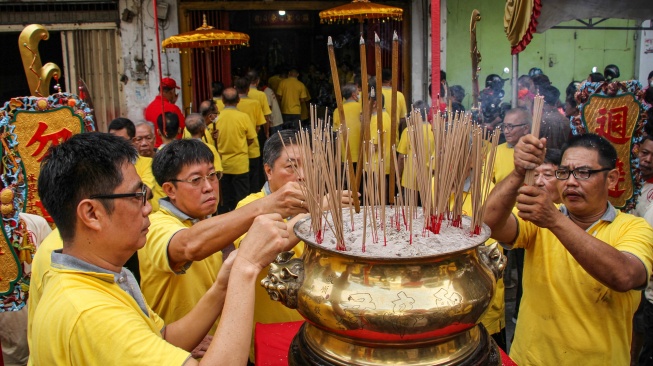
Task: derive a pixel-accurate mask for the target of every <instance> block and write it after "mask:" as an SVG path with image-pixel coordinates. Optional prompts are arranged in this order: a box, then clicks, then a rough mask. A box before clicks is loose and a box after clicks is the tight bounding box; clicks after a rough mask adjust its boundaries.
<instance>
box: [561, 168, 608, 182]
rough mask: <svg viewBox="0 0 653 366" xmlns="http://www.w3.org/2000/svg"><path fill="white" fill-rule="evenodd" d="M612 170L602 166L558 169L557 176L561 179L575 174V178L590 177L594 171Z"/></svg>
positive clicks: (584, 178) (583, 178)
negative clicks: (596, 167) (598, 167)
mask: <svg viewBox="0 0 653 366" xmlns="http://www.w3.org/2000/svg"><path fill="white" fill-rule="evenodd" d="M608 170H612V168H602V169H587V168H576V169H556V178H557V179H559V180H567V179H569V175H570V174H573V175H574V178H576V179H578V180H586V179H590V176H592V174H594V173H599V172H605V171H608Z"/></svg>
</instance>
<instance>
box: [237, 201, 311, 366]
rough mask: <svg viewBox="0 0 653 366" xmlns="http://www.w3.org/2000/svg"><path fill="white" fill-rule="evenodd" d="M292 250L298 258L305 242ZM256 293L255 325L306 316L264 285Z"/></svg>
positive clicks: (240, 239)
mask: <svg viewBox="0 0 653 366" xmlns="http://www.w3.org/2000/svg"><path fill="white" fill-rule="evenodd" d="M264 189H265V188H264ZM263 197H265V191H264V190H262V191H261V192H258V193H252V194H250V195H249V196H247V197H245V198H243V199H242V200H241V201H240V202H238V205H237V206H236V209H238V208H240V207H243V206H245V205H246V204H248V203H251V202H254V201H256V200H257V199H260V198H263ZM245 235H247V234H245ZM245 235H243V236H241V237H240V238H238V239H236V241H234V244H235V246H236V248H238V247H239V246H240V242H241V241H242V240H243V238H244V237H245ZM292 250H293V251H294V252H295V257H297V258H299V257H301V256H302V254H304V242H299V244H297V245H295V247H294V248H293V249H292ZM269 269H270V266H267V267H265V268H263V270H262V271H261V273H259V275H258V278H257V280H256V283H257V284H259V283H261V280H262V279H263V278H265V276H267V275H268V270H269ZM254 293H255V296H256V305H254V323H253V324H254V325H256V323H263V324H269V323H280V322H293V321H298V320H304V318H303V317H302V316H301V315H299V313H298V312H297V310H295V309H289V308H287V307H286V306H284V305H283V304H281V303H280V302H278V301H274V300H272V299H270V295H268V293H267V291H266V290H265V289H264V288H263V286H259V285H257V286H256V287H255V290H254ZM253 336H254V335H253V333H252V347H251V349H250V353H249V358H250V360H252V362H254V361H255V360H254V338H253Z"/></svg>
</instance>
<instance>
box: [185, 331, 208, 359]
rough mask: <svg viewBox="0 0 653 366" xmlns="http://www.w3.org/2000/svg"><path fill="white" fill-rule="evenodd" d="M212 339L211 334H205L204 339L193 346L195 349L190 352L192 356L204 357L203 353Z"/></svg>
mask: <svg viewBox="0 0 653 366" xmlns="http://www.w3.org/2000/svg"><path fill="white" fill-rule="evenodd" d="M212 340H213V336H212V335H209V334H207V335H206V337H204V339H202V341H201V342H200V344H198V345H197V347H195V349H194V350H193V351H192V352H191V353H190V355H191V356H192V357H193V358H202V357H204V354H205V353H206V350H207V349H209V346H210V345H211V341H212Z"/></svg>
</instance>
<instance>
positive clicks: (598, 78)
mask: <svg viewBox="0 0 653 366" xmlns="http://www.w3.org/2000/svg"><path fill="white" fill-rule="evenodd" d="M589 78H590V81H591V82H593V83H598V82H601V81H605V78H604V77H603V75H602V74H601V73H600V72H593V73H591V74H590V76H589Z"/></svg>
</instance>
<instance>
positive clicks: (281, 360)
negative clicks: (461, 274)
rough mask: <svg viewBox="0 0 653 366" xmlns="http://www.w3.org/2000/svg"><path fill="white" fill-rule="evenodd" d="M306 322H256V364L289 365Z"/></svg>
mask: <svg viewBox="0 0 653 366" xmlns="http://www.w3.org/2000/svg"><path fill="white" fill-rule="evenodd" d="M302 324H304V322H303V321H300V322H288V323H272V324H261V323H256V328H255V330H254V354H255V356H256V366H287V365H288V349H289V348H290V343H291V342H292V339H293V337H294V336H295V334H297V332H298V331H299V328H300V327H301V326H302ZM499 351H500V352H501V361H502V363H503V366H517V364H516V363H514V362H513V361H512V360H511V359H510V358H509V357H508V355H506V354H505V353H504V352H503V350H501V349H499Z"/></svg>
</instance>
